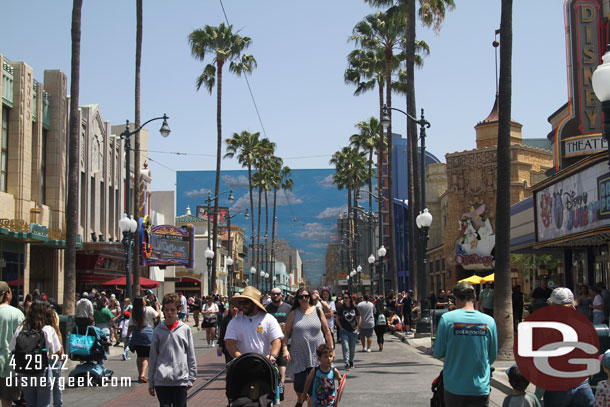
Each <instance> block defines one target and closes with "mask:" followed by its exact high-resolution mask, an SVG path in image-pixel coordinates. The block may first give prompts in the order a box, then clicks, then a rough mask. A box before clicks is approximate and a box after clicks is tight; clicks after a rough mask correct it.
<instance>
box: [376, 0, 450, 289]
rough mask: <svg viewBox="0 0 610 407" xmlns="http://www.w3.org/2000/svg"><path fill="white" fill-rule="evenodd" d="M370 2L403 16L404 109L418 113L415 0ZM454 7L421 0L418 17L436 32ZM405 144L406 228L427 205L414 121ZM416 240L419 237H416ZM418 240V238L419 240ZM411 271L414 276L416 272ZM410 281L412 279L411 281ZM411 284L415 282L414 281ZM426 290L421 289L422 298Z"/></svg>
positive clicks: (411, 250) (444, 0) (413, 262)
mask: <svg viewBox="0 0 610 407" xmlns="http://www.w3.org/2000/svg"><path fill="white" fill-rule="evenodd" d="M364 1H365V2H366V3H368V4H371V5H373V6H376V7H379V6H391V7H390V9H389V10H388V12H389V13H394V14H398V15H402V16H404V19H405V21H406V36H405V62H406V75H407V78H406V80H407V93H406V94H407V113H408V114H410V115H411V116H412V117H416V116H417V106H416V104H415V55H416V32H415V1H411V0H364ZM454 8H455V3H454V0H420V9H419V18H420V21H421V22H422V24H423V25H424V26H426V27H430V26H432V27H433V29H434V31H435V32H436V33H438V32H439V31H440V28H441V26H442V23H443V21H444V19H445V13H446V11H447V10H453V9H454ZM407 145H408V146H409V148H408V165H409V167H408V173H409V202H410V203H411V202H413V203H414V205H412V204H409V206H408V214H409V220H410V222H409V230H415V216H416V214H417V212H418V211H417V209H418V207H420V208H421V207H423V206H424V205H426V203H425V202H420V201H421V189H420V185H419V180H420V176H419V165H418V163H419V154H418V152H419V150H418V146H417V126H416V124H415V123H414V122H412V121H410V120H409V121H408V124H407ZM417 242H419V239H417ZM419 243H421V242H419ZM415 252H416V250H415V244H414V239H409V253H411V254H415ZM410 260H411V264H410V268H411V269H412V270H416V269H417V261H421V256H417V257H416V256H414V255H411V256H410ZM411 275H413V276H416V275H417V273H412V274H411ZM412 283H415V281H413V282H412ZM413 286H416V285H415V284H413ZM425 297H426V293H422V298H425Z"/></svg>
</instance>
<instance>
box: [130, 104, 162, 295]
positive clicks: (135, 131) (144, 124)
mask: <svg viewBox="0 0 610 407" xmlns="http://www.w3.org/2000/svg"><path fill="white" fill-rule="evenodd" d="M161 119H163V124H161V128H160V129H159V133H161V135H162V136H163V137H167V136H169V133H170V132H171V130H170V129H169V125H168V124H167V119H169V117H168V116H167V115H166V114H165V113H163V116H161V117H155V118H154V119H150V120H148V121H146V122H144V123H143V124H142V125H141V126H140V127H138V128H137V129H135V130H133V131H129V120H125V130H123V132H122V133H121V134H120V135H119V137H120V138H121V140H125V154H126V157H125V167H126V170H125V172H126V174H125V184H126V188H125V202H126V203H127V205H126V206H127V211H126V213H125V217H126V218H127V219H128V220H129V218H130V217H131V188H130V186H131V136H133V135H134V134H136V133H138V132H139V131H140V130H142V128H144V126H146V125H147V124H148V123H150V122H153V121H155V120H161ZM138 172H139V169H138V168H136V169H135V171H134V174H138ZM137 178H138V177H137V175H136V176H134V181H135V182H138V181H137ZM135 215H136V218H137V217H138V214H135ZM121 220H122V219H121ZM134 222H136V228H137V221H135V220H134ZM119 228H120V229H121V231H122V232H123V235H125V233H124V231H125V229H123V228H121V221H119ZM130 229H131V228H130ZM133 232H135V229H134V230H133ZM133 232H131V233H133ZM132 239H133V238H132ZM134 240H135V239H134ZM132 243H133V242H132ZM127 257H128V259H127V261H128V262H131V244H130V246H129V252H128V253H127ZM131 267H132V265H131V263H130V264H129V265H128V267H127V273H128V276H127V279H126V280H125V288H126V290H125V292H126V293H127V296H128V298H131V286H132V284H133V283H132V281H131ZM131 299H132V300H133V298H131Z"/></svg>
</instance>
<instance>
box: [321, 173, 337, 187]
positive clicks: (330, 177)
mask: <svg viewBox="0 0 610 407" xmlns="http://www.w3.org/2000/svg"><path fill="white" fill-rule="evenodd" d="M333 175H334V174H330V175H328V176H327V177H326V178H324V179H323V180H321V181H318V184H320V185H322V186H323V187H333V188H336V185H335V182H334V181H333Z"/></svg>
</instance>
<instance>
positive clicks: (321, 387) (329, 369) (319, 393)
mask: <svg viewBox="0 0 610 407" xmlns="http://www.w3.org/2000/svg"><path fill="white" fill-rule="evenodd" d="M316 355H317V356H318V361H319V362H320V366H318V367H316V368H314V369H311V371H310V372H309V375H308V376H307V380H306V381H305V387H304V388H305V389H309V388H312V385H313V388H312V393H311V394H312V395H311V397H310V398H309V399H308V404H307V405H308V406H309V407H331V406H336V405H337V403H336V402H337V389H336V388H335V380H337V381H341V374H340V373H339V371H338V370H337V369H336V368H335V367H333V361H334V360H335V352H334V351H333V348H332V347H331V346H329V345H328V344H326V343H323V344H322V345H320V346H318V348H317V349H316Z"/></svg>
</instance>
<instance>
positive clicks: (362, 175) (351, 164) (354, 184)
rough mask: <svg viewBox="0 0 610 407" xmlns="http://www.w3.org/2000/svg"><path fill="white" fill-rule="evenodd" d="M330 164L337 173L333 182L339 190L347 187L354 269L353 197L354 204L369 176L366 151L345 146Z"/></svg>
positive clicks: (350, 260) (332, 158) (350, 263)
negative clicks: (359, 189) (358, 191)
mask: <svg viewBox="0 0 610 407" xmlns="http://www.w3.org/2000/svg"><path fill="white" fill-rule="evenodd" d="M330 164H331V165H334V166H335V174H333V182H334V183H335V185H337V188H338V189H339V190H342V189H343V188H346V189H347V214H348V217H347V219H348V235H349V252H350V255H349V256H348V258H349V262H348V265H349V269H350V270H351V269H352V266H353V263H352V258H353V257H352V251H353V243H354V240H355V234H356V228H355V223H356V222H355V221H352V219H354V220H355V217H354V218H352V216H351V215H352V198H353V199H354V205H357V204H358V202H357V201H356V195H357V190H358V188H360V187H361V186H362V185H364V180H365V179H366V178H367V171H366V157H365V153H364V152H360V151H359V150H358V149H357V148H352V147H343V148H342V149H341V150H339V151H337V152H336V153H335V154H333V156H332V157H331V159H330Z"/></svg>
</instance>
